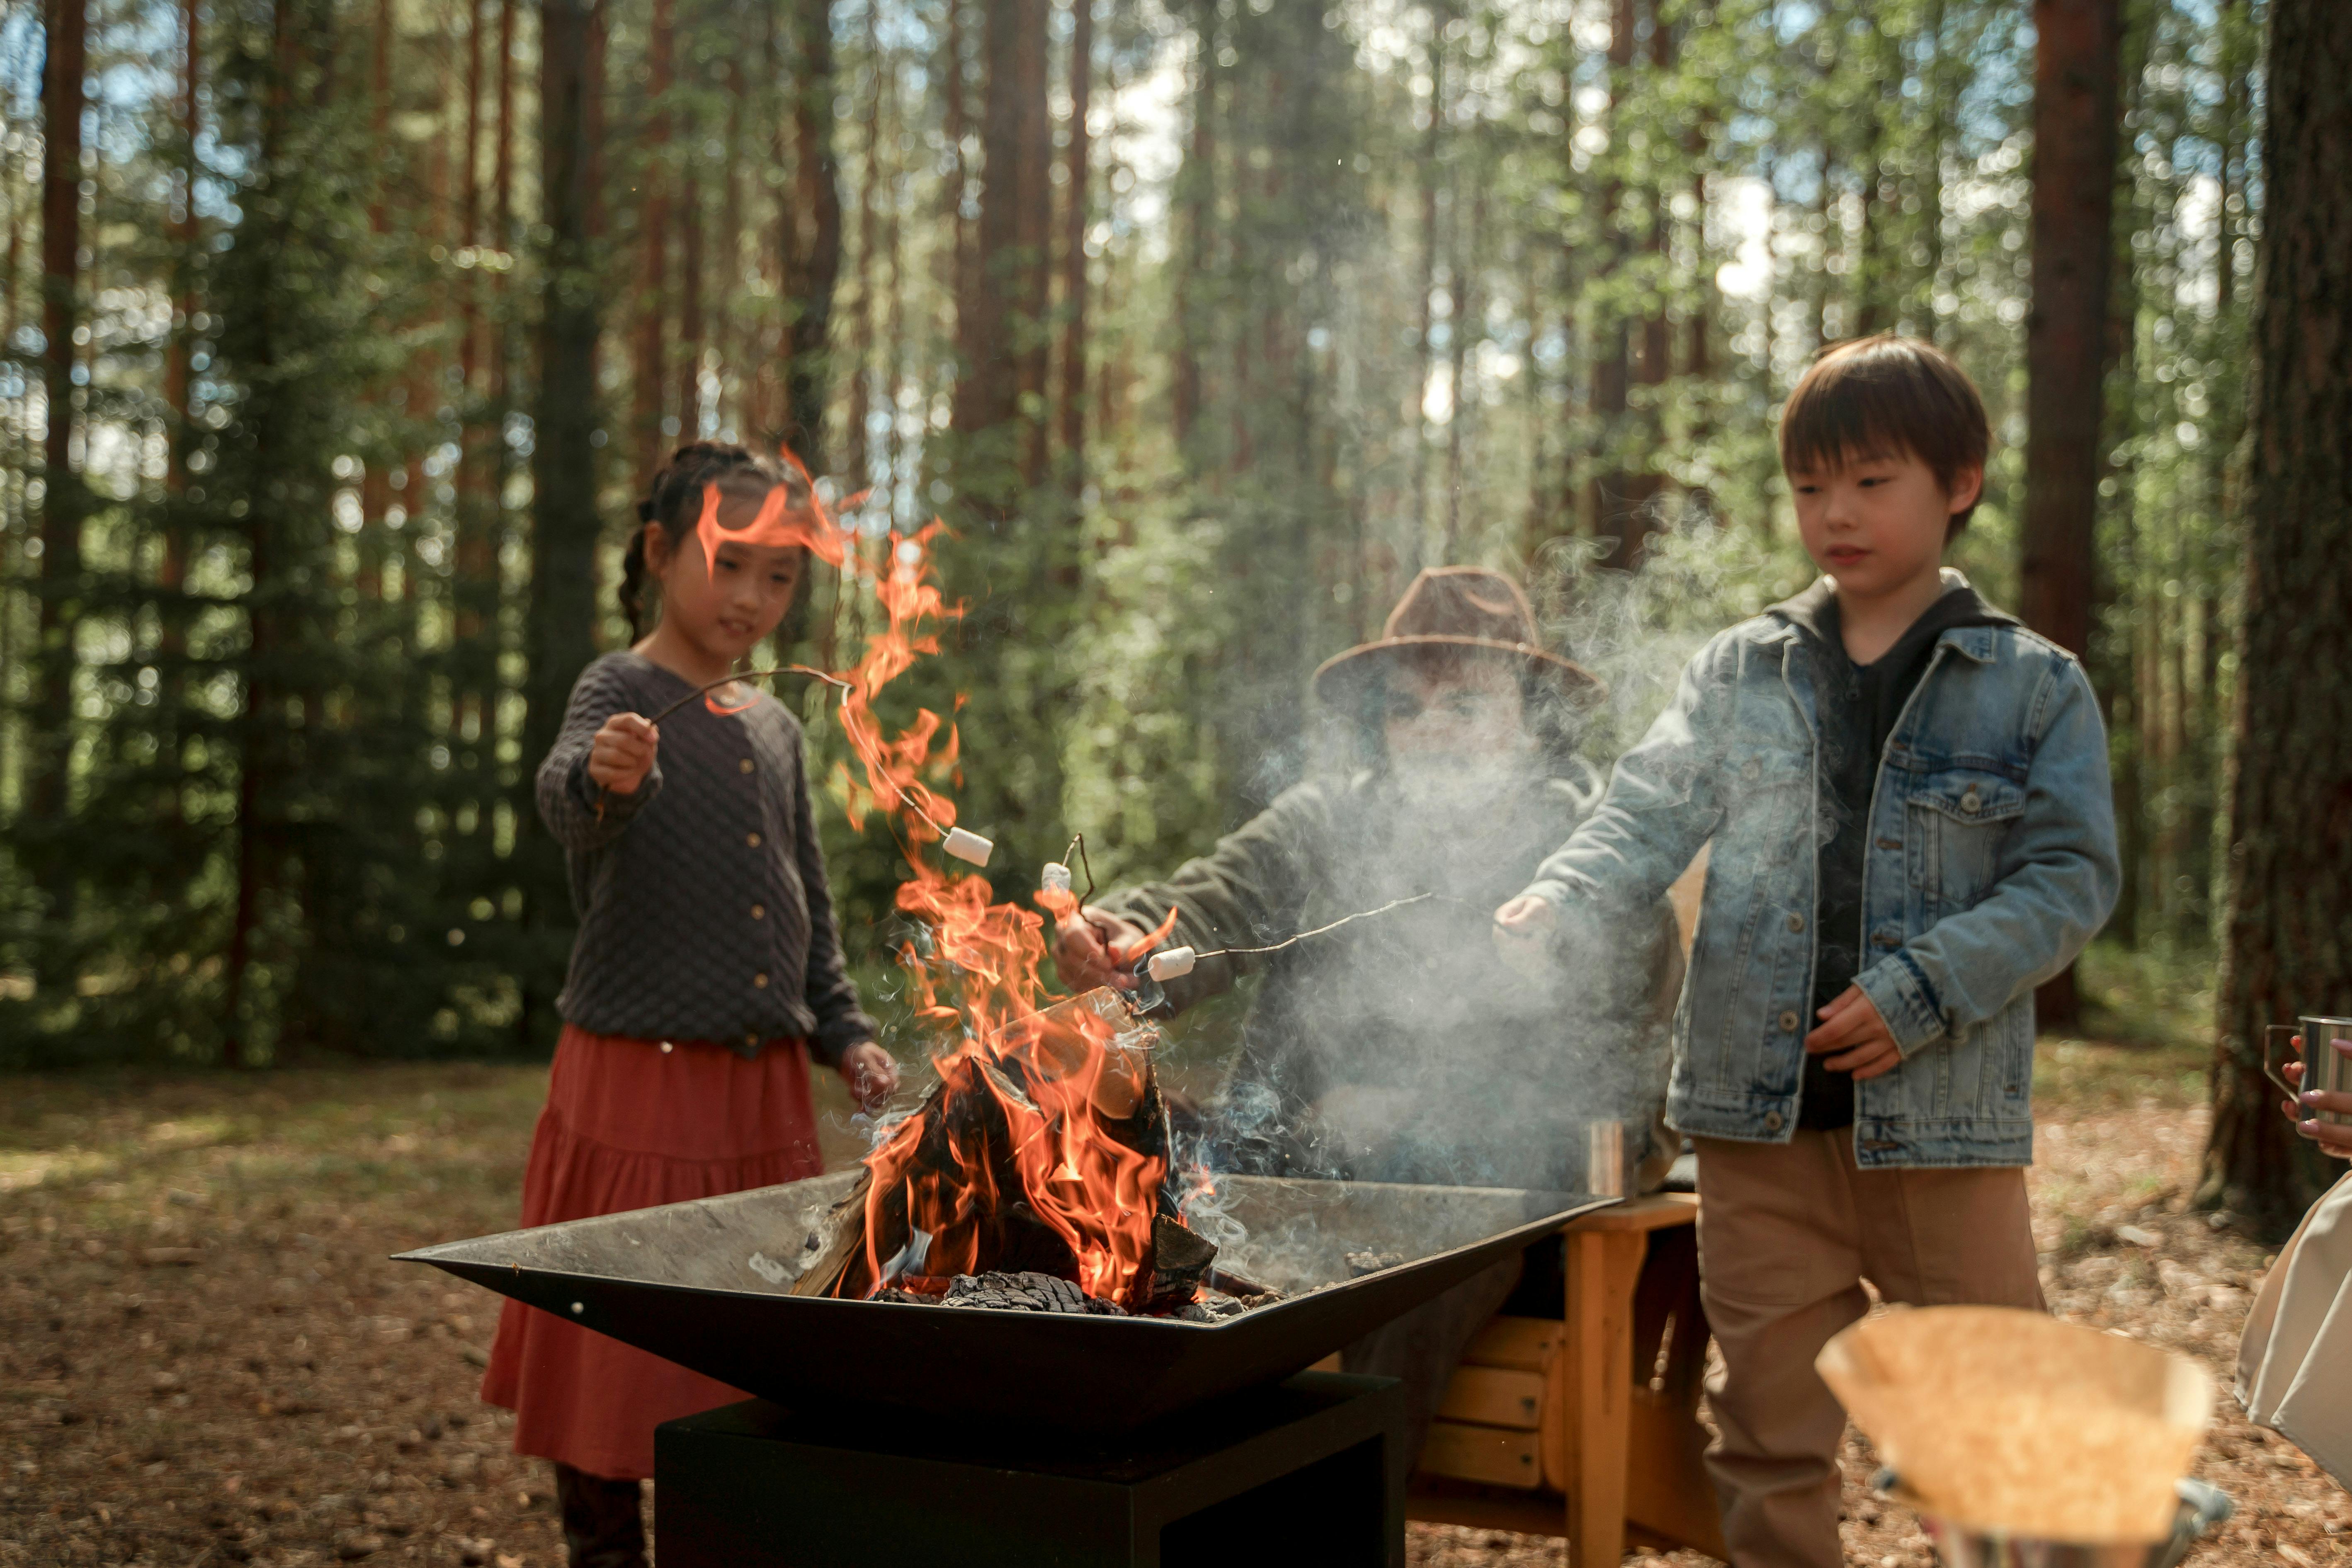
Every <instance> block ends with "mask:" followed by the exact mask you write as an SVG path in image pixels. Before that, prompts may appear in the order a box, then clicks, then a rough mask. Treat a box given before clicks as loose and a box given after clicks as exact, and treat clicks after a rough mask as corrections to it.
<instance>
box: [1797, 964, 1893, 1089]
mask: <svg viewBox="0 0 2352 1568" xmlns="http://www.w3.org/2000/svg"><path fill="white" fill-rule="evenodd" d="M1805 1049H1806V1050H1808V1051H1810V1052H1811V1053H1812V1054H1813V1055H1814V1056H1817V1057H1821V1058H1825V1059H1824V1060H1823V1061H1822V1066H1823V1067H1825V1068H1829V1069H1830V1070H1831V1071H1832V1072H1849V1073H1852V1074H1853V1076H1854V1077H1855V1078H1856V1079H1865V1078H1876V1077H1877V1076H1878V1075H1879V1074H1880V1073H1883V1072H1892V1071H1894V1070H1895V1068H1898V1067H1901V1066H1902V1065H1903V1052H1902V1051H1901V1050H1900V1049H1899V1048H1898V1047H1896V1046H1895V1037H1894V1036H1893V1035H1891V1034H1889V1033H1888V1032H1887V1028H1886V1020H1885V1019H1884V1018H1882V1017H1880V1016H1878V1006H1877V1005H1876V1004H1875V1003H1874V1002H1872V1001H1871V999H1870V998H1869V997H1868V996H1866V995H1864V994H1863V989H1862V987H1861V986H1859V985H1849V986H1847V987H1846V988H1845V990H1844V991H1843V992H1842V993H1840V994H1839V995H1838V998H1837V1000H1836V1001H1834V1002H1832V1003H1831V1004H1830V1005H1828V1006H1826V1007H1824V1008H1822V1022H1821V1026H1820V1027H1818V1028H1816V1029H1815V1030H1814V1031H1813V1032H1812V1033H1811V1034H1810V1035H1807V1036H1806V1037H1805ZM1832 1051H1835V1052H1837V1053H1838V1054H1837V1055H1835V1056H1831V1055H1830V1053H1831V1052H1832Z"/></svg>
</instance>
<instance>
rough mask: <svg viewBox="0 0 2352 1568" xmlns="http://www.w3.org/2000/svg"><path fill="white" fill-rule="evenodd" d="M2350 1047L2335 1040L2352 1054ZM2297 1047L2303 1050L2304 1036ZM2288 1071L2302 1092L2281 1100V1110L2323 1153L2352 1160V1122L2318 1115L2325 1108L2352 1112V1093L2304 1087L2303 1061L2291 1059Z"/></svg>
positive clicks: (2338, 1047)
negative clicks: (2342, 1121) (2326, 1119)
mask: <svg viewBox="0 0 2352 1568" xmlns="http://www.w3.org/2000/svg"><path fill="white" fill-rule="evenodd" d="M2347 1046H2352V1042H2347V1041H2344V1040H2337V1041H2335V1042H2334V1043H2333V1048H2334V1049H2336V1050H2338V1051H2342V1052H2343V1053H2344V1054H2345V1055H2346V1056H2352V1049H2347ZM2294 1048H2295V1050H2296V1051H2297V1052H2301V1051H2302V1049H2303V1037H2302V1036H2301V1035H2297V1036H2295V1037H2294ZM2284 1070H2285V1076H2286V1080H2287V1081H2288V1082H2289V1083H2291V1084H2294V1086H2295V1088H2296V1089H2297V1090H2299V1091H2300V1092H2298V1093H2297V1094H2296V1095H2295V1097H2294V1099H2293V1100H2284V1101H2283V1102H2281V1104H2280V1106H2279V1109H2280V1110H2284V1111H2285V1112H2286V1114H2287V1120H2288V1121H2292V1122H2294V1128H2295V1131H2298V1132H2300V1133H2302V1134H2303V1135H2304V1136H2305V1138H2308V1139H2310V1140H2311V1141H2312V1142H2315V1143H2316V1144H2318V1145H2319V1152H2321V1153H2323V1154H2326V1155H2329V1156H2331V1157H2333V1158H2335V1159H2338V1160H2352V1125H2347V1124H2344V1123H2341V1122H2335V1121H2320V1120H2319V1116H2318V1113H2319V1112H2320V1111H2323V1110H2325V1111H2327V1112H2330V1113H2331V1114H2335V1115H2339V1116H2341V1115H2352V1094H2347V1093H2344V1092H2343V1091H2341V1090H2334V1091H2331V1090H2327V1089H2304V1087H2303V1082H2304V1066H2303V1064H2302V1063H2301V1062H2289V1063H2287V1064H2286V1068H2285V1069H2284Z"/></svg>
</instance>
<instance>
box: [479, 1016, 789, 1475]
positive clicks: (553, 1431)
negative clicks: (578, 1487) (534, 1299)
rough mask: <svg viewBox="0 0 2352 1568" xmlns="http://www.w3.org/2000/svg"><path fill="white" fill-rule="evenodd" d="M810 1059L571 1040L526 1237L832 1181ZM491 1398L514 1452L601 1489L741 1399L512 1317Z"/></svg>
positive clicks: (593, 1339)
mask: <svg viewBox="0 0 2352 1568" xmlns="http://www.w3.org/2000/svg"><path fill="white" fill-rule="evenodd" d="M823 1172H824V1160H823V1159H822V1158H821V1157H820V1156H819V1154H818V1152H817V1142H816V1109H815V1105H814V1101H813V1100H811V1098H810V1093H809V1061H808V1052H807V1049H806V1048H805V1047H804V1046H803V1043H802V1042H801V1041H799V1040H772V1041H770V1042H769V1043H768V1045H767V1046H766V1047H765V1048H763V1049H762V1050H761V1052H760V1054H759V1056H758V1057H756V1058H751V1059H750V1060H746V1059H745V1058H742V1057H740V1056H738V1055H736V1054H735V1053H734V1052H733V1051H731V1050H729V1049H727V1048H726V1047H723V1046H717V1045H711V1044H709V1043H706V1042H702V1041H686V1040H681V1041H678V1042H676V1043H675V1045H674V1047H673V1048H671V1049H669V1050H667V1051H665V1050H663V1049H662V1047H661V1046H660V1044H659V1043H658V1042H656V1041H652V1040H632V1039H625V1038H622V1037H618V1036H612V1035H592V1034H589V1033H587V1032H586V1031H585V1030H583V1029H576V1028H572V1027H571V1026H568V1025H567V1026H565V1027H564V1030H563V1037H562V1039H561V1040H560V1041H559V1042H558V1043H557V1045H556V1047H555V1065H554V1068H553V1069H552V1071H551V1073H550V1074H549V1078H548V1085H547V1105H546V1108H545V1109H544V1110H541V1112H540V1113H539V1126H538V1129H537V1130H536V1131H533V1133H532V1134H531V1140H530V1164H529V1165H528V1166H527V1167H526V1168H525V1170H524V1172H523V1179H522V1223H523V1224H524V1225H525V1226H536V1225H553V1224H555V1223H556V1222H558V1221H560V1220H567V1219H587V1218H589V1217H591V1216H593V1215H605V1214H619V1213H622V1212H624V1211H625V1210H628V1209H641V1208H651V1207H653V1206H654V1205H656V1204H674V1203H683V1202H685V1201H686V1200H688V1199H689V1198H707V1197H711V1196H714V1195H716V1194H720V1193H740V1192H742V1191H744V1190H745V1189H746V1188H750V1187H766V1186H773V1185H774V1184H777V1183H779V1182H795V1181H799V1180H800V1179H801V1178H803V1177H804V1176H814V1175H819V1174H822V1173H823ZM482 1397H483V1399H485V1400H486V1401H488V1403H490V1404H492V1405H503V1406H505V1407H506V1408H507V1409H509V1410H511V1411H513V1412H514V1413H515V1437H514V1446H515V1452H517V1453H519V1454H530V1455H535V1456H537V1457H538V1458H543V1459H554V1460H556V1461H558V1462H560V1463H562V1464H566V1465H570V1466H572V1468H574V1469H579V1470H585V1471H587V1472H588V1473H589V1474H590V1475H593V1476H607V1477H611V1478H613V1479H636V1480H642V1479H645V1478H646V1477H648V1476H650V1475H652V1474H653V1473H654V1428H655V1427H656V1426H659V1425H660V1424H661V1423H662V1422H665V1421H670V1420H675V1419H676V1418H677V1417H678V1416H681V1415H693V1414H695V1413H696V1412H697V1411H701V1410H708V1409H710V1408H711V1407H712V1406H714V1405H726V1404H730V1403H731V1402H733V1401H735V1400H738V1399H740V1398H742V1397H744V1396H743V1394H740V1392H738V1391H737V1390H735V1389H732V1388H730V1387H728V1386H727V1385H726V1384H723V1383H719V1382H716V1381H714V1380H713V1379H710V1378H708V1377H705V1376H703V1375H702V1374H701V1373H695V1372H688V1370H687V1369H686V1368H684V1367H682V1366H679V1365H677V1363H674V1362H667V1361H664V1360H663V1359H662V1358H661V1357H659V1356H656V1355H653V1354H650V1353H648V1352H645V1351H641V1350H638V1349H635V1347H634V1346H630V1345H625V1344H623V1343H622V1342H620V1341H618V1340H614V1339H607V1338H605V1337H604V1335H603V1334H600V1333H596V1332H594V1331H592V1330H589V1329H583V1328H582V1327H580V1326H579V1325H578V1324H576V1323H571V1322H567V1321H564V1320H563V1319H562V1318H558V1317H555V1316H553V1315H551V1314H550V1313H547V1312H542V1311H541V1310H539V1309H537V1308H536V1307H526V1306H524V1305H523V1304H522V1303H521V1302H520V1301H511V1300H510V1301H509V1302H507V1304H506V1308H505V1310H504V1311H502V1312H501V1313H500V1314H499V1332H498V1339H497V1340H496V1342H494V1343H493V1344H492V1345H491V1347H490V1365H489V1370H488V1372H486V1373H483V1375H482Z"/></svg>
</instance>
